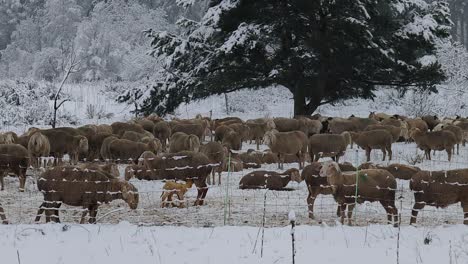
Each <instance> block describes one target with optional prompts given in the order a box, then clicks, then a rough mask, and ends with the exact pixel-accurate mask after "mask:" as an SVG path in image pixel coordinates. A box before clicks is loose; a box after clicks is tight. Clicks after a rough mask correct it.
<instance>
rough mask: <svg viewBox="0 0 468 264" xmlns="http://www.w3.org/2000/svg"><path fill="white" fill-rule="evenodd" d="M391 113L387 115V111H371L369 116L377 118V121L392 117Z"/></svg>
mask: <svg viewBox="0 0 468 264" xmlns="http://www.w3.org/2000/svg"><path fill="white" fill-rule="evenodd" d="M390 117H391V115H387V114H385V113H376V112H370V114H369V118H372V119H375V120H377V121H383V120H386V119H390Z"/></svg>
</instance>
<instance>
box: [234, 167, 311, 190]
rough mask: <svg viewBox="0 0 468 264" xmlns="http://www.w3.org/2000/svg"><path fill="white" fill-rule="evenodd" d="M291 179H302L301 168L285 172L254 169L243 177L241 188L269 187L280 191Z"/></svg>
mask: <svg viewBox="0 0 468 264" xmlns="http://www.w3.org/2000/svg"><path fill="white" fill-rule="evenodd" d="M290 181H295V182H301V181H302V178H301V175H300V173H299V170H297V169H294V168H293V169H289V170H287V171H285V172H283V173H278V172H275V171H253V172H251V173H249V174H247V175H245V176H243V177H242V178H241V180H240V182H239V189H269V190H277V191H280V190H284V188H285V187H286V185H288V183H289V182H290Z"/></svg>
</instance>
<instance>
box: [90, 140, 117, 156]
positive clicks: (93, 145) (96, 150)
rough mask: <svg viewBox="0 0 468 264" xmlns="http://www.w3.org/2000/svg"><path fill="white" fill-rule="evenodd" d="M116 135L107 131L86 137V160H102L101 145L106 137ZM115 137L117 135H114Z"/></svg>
mask: <svg viewBox="0 0 468 264" xmlns="http://www.w3.org/2000/svg"><path fill="white" fill-rule="evenodd" d="M111 136H114V137H116V135H114V134H109V133H96V134H94V135H92V136H91V137H90V138H89V139H88V158H87V160H88V161H98V160H101V159H102V160H104V158H103V157H102V156H101V147H102V144H103V143H104V140H106V138H108V137H111ZM116 138H117V137H116Z"/></svg>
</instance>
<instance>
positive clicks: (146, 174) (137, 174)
mask: <svg viewBox="0 0 468 264" xmlns="http://www.w3.org/2000/svg"><path fill="white" fill-rule="evenodd" d="M124 178H125V180H126V181H130V179H132V178H137V179H138V180H146V181H152V180H159V179H158V178H157V177H156V176H155V173H154V172H153V171H152V170H148V169H147V168H146V167H145V166H144V165H140V164H131V165H128V166H127V167H125V172H124Z"/></svg>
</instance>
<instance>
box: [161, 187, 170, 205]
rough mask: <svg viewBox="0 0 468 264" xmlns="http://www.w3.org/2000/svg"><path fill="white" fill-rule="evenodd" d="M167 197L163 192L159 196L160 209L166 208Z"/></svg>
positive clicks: (165, 192)
mask: <svg viewBox="0 0 468 264" xmlns="http://www.w3.org/2000/svg"><path fill="white" fill-rule="evenodd" d="M168 196H169V192H167V191H163V193H162V195H161V208H164V207H166V205H167V202H166V200H167V198H168Z"/></svg>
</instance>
